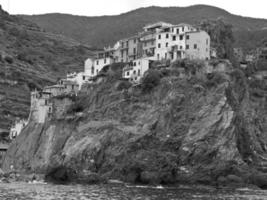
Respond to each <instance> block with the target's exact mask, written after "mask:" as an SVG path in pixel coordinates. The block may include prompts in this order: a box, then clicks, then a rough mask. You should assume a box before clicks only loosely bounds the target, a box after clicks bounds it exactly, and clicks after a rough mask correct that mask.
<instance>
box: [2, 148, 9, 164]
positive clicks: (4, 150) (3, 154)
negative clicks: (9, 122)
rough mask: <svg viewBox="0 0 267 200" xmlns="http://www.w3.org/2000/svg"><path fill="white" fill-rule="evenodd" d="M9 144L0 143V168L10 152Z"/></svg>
mask: <svg viewBox="0 0 267 200" xmlns="http://www.w3.org/2000/svg"><path fill="white" fill-rule="evenodd" d="M8 146H9V145H8V144H4V143H0V166H1V165H2V163H3V161H4V158H5V155H6V152H7V150H8Z"/></svg>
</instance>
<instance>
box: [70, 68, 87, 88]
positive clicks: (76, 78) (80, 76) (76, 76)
mask: <svg viewBox="0 0 267 200" xmlns="http://www.w3.org/2000/svg"><path fill="white" fill-rule="evenodd" d="M89 78H90V76H89V75H87V74H86V73H85V72H79V73H71V74H67V80H68V81H73V82H76V83H77V84H78V85H79V90H80V89H81V88H82V85H83V84H84V83H87V82H89Z"/></svg>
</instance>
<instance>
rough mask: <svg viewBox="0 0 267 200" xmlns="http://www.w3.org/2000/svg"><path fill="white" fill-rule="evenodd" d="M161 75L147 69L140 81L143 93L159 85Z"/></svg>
mask: <svg viewBox="0 0 267 200" xmlns="http://www.w3.org/2000/svg"><path fill="white" fill-rule="evenodd" d="M161 75H162V74H161V73H160V72H159V71H157V70H153V69H149V70H148V71H147V72H146V74H145V76H144V78H143V80H142V90H143V92H148V91H150V90H152V89H153V88H154V87H155V86H157V85H158V84H159V83H160V78H161Z"/></svg>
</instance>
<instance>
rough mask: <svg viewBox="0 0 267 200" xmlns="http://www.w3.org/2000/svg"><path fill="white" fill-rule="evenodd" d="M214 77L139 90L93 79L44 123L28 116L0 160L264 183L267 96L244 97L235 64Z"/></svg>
mask: <svg viewBox="0 0 267 200" xmlns="http://www.w3.org/2000/svg"><path fill="white" fill-rule="evenodd" d="M220 77H224V78H221V79H218V77H217V78H216V76H215V77H213V78H210V79H206V78H202V79H201V80H199V79H197V78H194V77H192V78H191V79H179V78H177V77H175V76H167V77H164V78H162V79H161V82H160V85H158V86H157V87H155V88H154V89H152V91H150V92H146V93H144V92H143V91H142V89H140V88H130V89H128V90H127V92H126V90H123V91H120V90H118V88H119V87H118V84H119V82H120V81H118V80H107V82H104V83H102V84H100V85H97V86H92V87H90V88H88V89H87V91H86V93H84V94H80V96H79V97H78V99H76V100H75V101H74V103H73V104H72V105H71V106H69V105H68V104H64V105H66V107H65V108H62V107H61V108H60V109H59V110H60V112H57V113H55V115H54V118H53V119H51V120H50V121H47V122H46V123H45V124H36V123H34V122H31V123H30V124H29V125H28V126H27V127H26V129H25V130H24V131H23V133H22V134H21V135H19V137H18V138H17V139H16V140H15V141H14V142H13V143H12V144H11V147H10V148H9V150H8V152H7V156H6V158H5V162H4V166H3V168H4V169H5V170H8V169H9V168H10V166H11V165H13V166H14V167H15V169H17V170H23V171H25V170H26V171H34V172H41V173H48V172H49V171H51V170H53V169H56V168H66V169H68V173H69V174H68V175H69V176H71V175H75V174H76V175H77V174H81V173H82V172H84V171H91V172H96V173H99V174H100V175H102V176H104V177H108V178H117V179H121V180H125V181H130V182H141V183H161V184H164V183H166V184H167V183H177V182H182V183H204V184H218V183H219V184H228V183H239V184H240V183H255V184H257V185H259V186H261V187H264V186H266V182H264V181H263V180H262V177H264V176H265V177H266V175H265V174H264V166H265V164H266V159H267V156H266V142H267V140H266V139H265V138H266V134H267V133H266V129H263V126H264V124H266V115H265V114H266V113H265V114H264V109H265V110H266V103H265V104H260V103H255V102H254V103H253V102H252V101H251V99H250V93H249V92H248V91H249V90H248V87H249V86H248V85H247V80H246V78H245V77H244V76H243V74H242V73H241V72H239V71H234V72H232V73H230V74H228V75H225V74H224V75H223V76H220ZM59 102H60V100H59V99H57V103H59ZM65 102H66V101H65ZM63 111H64V112H63Z"/></svg>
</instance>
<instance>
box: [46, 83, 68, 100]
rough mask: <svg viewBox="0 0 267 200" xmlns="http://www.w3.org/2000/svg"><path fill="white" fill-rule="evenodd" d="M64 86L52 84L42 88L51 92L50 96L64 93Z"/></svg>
mask: <svg viewBox="0 0 267 200" xmlns="http://www.w3.org/2000/svg"><path fill="white" fill-rule="evenodd" d="M64 89H65V87H64V86H63V85H59V84H57V85H52V86H46V87H44V88H43V92H46V93H51V96H52V97H53V96H60V95H62V94H63V93H64Z"/></svg>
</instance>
